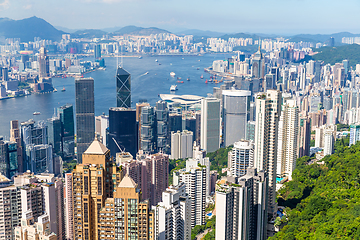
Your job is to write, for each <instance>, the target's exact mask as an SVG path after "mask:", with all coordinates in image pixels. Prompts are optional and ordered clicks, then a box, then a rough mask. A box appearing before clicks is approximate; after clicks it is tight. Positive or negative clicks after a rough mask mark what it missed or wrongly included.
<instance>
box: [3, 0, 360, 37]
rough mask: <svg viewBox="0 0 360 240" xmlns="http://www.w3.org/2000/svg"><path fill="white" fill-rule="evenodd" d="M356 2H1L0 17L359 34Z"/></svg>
mask: <svg viewBox="0 0 360 240" xmlns="http://www.w3.org/2000/svg"><path fill="white" fill-rule="evenodd" d="M359 12H360V0H342V1H334V0H247V1H244V0H223V1H219V0H207V1H205V0H177V1H175V0H0V17H8V18H11V19H23V18H27V17H31V16H37V17H40V18H43V19H45V20H46V21H48V22H50V23H51V24H52V25H54V26H62V27H66V28H71V29H83V28H95V29H101V28H110V27H115V26H119V27H123V26H127V25H136V26H142V27H159V28H164V29H167V30H170V31H174V32H176V31H179V30H183V29H201V30H210V31H218V32H229V33H230V32H250V33H274V34H298V33H335V32H341V31H349V32H352V33H360V24H359V22H360V14H359Z"/></svg>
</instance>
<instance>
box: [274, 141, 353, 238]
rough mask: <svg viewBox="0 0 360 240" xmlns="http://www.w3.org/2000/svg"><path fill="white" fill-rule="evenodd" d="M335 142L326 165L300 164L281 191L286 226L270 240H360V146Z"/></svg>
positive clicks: (304, 161) (298, 162)
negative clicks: (349, 145)
mask: <svg viewBox="0 0 360 240" xmlns="http://www.w3.org/2000/svg"><path fill="white" fill-rule="evenodd" d="M348 140H349V139H348V138H342V139H339V140H338V141H336V144H335V154H333V155H330V156H326V157H324V158H323V159H322V160H323V161H324V164H317V163H314V164H308V161H309V160H310V158H309V157H302V158H300V159H298V160H297V164H296V165H297V166H296V169H295V170H294V172H293V174H292V177H293V180H292V181H289V182H287V183H285V184H284V187H283V188H282V189H280V190H279V193H278V204H279V206H284V207H286V214H287V215H286V217H283V218H284V220H282V222H283V223H285V222H287V224H286V225H285V226H284V227H283V228H282V229H281V230H280V232H278V233H277V234H276V235H275V236H274V237H272V238H270V239H281V240H282V239H284V240H285V239H286V240H292V239H360V172H359V169H360V142H358V143H357V144H356V145H352V146H351V147H348Z"/></svg>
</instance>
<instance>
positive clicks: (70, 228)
mask: <svg viewBox="0 0 360 240" xmlns="http://www.w3.org/2000/svg"><path fill="white" fill-rule="evenodd" d="M64 193H65V195H64V200H65V201H64V204H65V224H66V226H65V229H66V239H67V240H71V239H74V206H73V180H72V173H65V191H64Z"/></svg>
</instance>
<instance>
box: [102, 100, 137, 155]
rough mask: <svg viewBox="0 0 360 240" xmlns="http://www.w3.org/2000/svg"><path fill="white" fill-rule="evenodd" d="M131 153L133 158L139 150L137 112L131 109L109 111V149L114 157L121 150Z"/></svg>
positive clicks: (111, 109) (112, 109)
mask: <svg viewBox="0 0 360 240" xmlns="http://www.w3.org/2000/svg"><path fill="white" fill-rule="evenodd" d="M113 138H114V139H115V141H116V143H117V144H118V145H119V146H120V148H121V150H122V151H125V152H129V153H130V154H131V155H133V157H135V156H136V153H137V150H138V146H137V145H138V127H137V122H136V111H135V110H133V109H129V108H115V107H114V108H110V109H109V135H108V141H107V142H108V148H109V149H110V153H111V155H112V156H113V157H115V156H116V153H117V152H120V149H119V148H118V146H117V145H116V143H115V142H114V139H113Z"/></svg>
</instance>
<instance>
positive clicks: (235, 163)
mask: <svg viewBox="0 0 360 240" xmlns="http://www.w3.org/2000/svg"><path fill="white" fill-rule="evenodd" d="M254 148H255V146H254V143H253V142H252V141H247V140H240V141H238V142H235V143H234V147H233V149H232V150H231V154H230V155H229V159H228V162H229V163H228V168H230V172H231V175H232V176H233V177H242V176H244V175H245V174H246V172H247V169H248V168H249V167H253V166H254Z"/></svg>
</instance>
